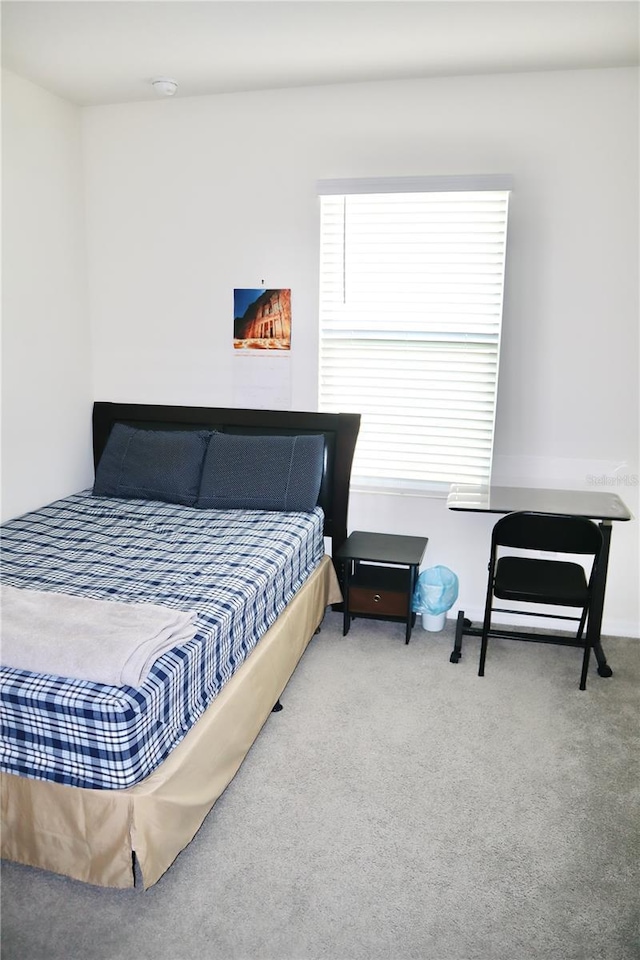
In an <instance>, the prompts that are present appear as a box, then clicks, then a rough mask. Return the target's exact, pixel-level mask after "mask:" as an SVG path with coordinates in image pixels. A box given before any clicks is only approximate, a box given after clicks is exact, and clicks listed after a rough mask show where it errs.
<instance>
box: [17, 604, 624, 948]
mask: <svg viewBox="0 0 640 960" xmlns="http://www.w3.org/2000/svg"><path fill="white" fill-rule="evenodd" d="M452 637H453V633H452V625H451V624H448V626H447V629H446V630H445V631H443V632H442V633H438V634H432V633H427V632H425V631H424V630H422V629H421V628H420V626H419V625H418V626H417V627H416V629H415V631H414V635H413V638H412V641H411V643H410V645H409V646H408V647H407V646H405V644H404V638H403V630H402V627H401V626H400V625H398V624H391V623H376V622H372V621H365V620H357V621H355V623H354V624H353V626H352V628H351V631H350V633H349V635H348V637H346V638H343V637H342V631H341V617H340V616H339V615H338V614H333V613H329V614H327V617H326V618H325V622H324V625H323V629H322V632H321V633H320V634H319V635H318V636H316V637H314V639H313V640H312V642H311V644H310V646H309V648H308V650H307V652H306V654H305V655H304V657H303V659H302V661H301V663H300V666H299V667H298V670H297V671H296V673H295V674H294V677H293V678H292V680H291V682H290V683H289V686H288V687H287V689H286V691H285V693H284V695H283V697H282V702H283V704H284V710H283V711H282V712H280V713H277V714H272V715H271V717H270V718H269V720H268V721H267V724H266V725H265V727H264V729H263V731H262V733H261V735H260V737H259V738H258V740H257V742H256V743H255V745H254V746H253V748H252V750H251V752H250V753H249V756H248V757H247V760H246V761H245V763H244V764H243V766H242V768H241V770H240V771H239V773H238V775H237V776H236V778H235V780H234V781H233V783H232V784H231V785H230V787H229V788H228V789H227V791H226V793H225V794H224V795H223V797H222V798H221V799H220V800H219V801H218V803H217V804H216V805H215V807H214V808H213V810H212V812H211V813H210V815H209V817H208V818H207V820H206V821H205V823H204V825H203V827H202V829H201V830H200V832H199V833H198V835H197V836H196V838H195V840H194V841H193V842H192V843H191V844H190V846H189V847H188V848H187V849H186V850H185V851H183V853H182V854H181V855H180V856H179V857H178V859H177V860H176V862H175V863H174V864H173V866H172V867H171V869H170V870H169V872H168V873H167V874H165V876H164V877H163V878H162V879H161V880H160V882H159V883H158V884H157V885H156V886H154V887H152V888H151V889H150V890H148V891H146V892H144V891H142V890H140V889H137V890H134V891H129V892H127V891H111V890H103V889H99V888H95V887H89V886H85V885H83V884H80V883H76V882H75V881H71V880H67V879H65V878H61V877H56V876H53V875H51V874H46V873H43V872H40V871H36V870H32V869H29V868H26V867H21V866H18V865H16V864H5V865H3V874H2V908H3V909H2V957H3V958H4V960H125V958H126V960H133V958H135V960H147V958H149V960H312V958H313V960H382V958H385V960H386V958H389V960H391V958H393V960H410V958H411V960H413V958H415V960H633V958H639V957H640V926H639V914H640V893H639V891H640V870H639V866H638V864H639V860H640V857H639V854H640V835H639V817H638V814H639V813H640V768H639V765H638V747H639V744H640V719H639V718H640V711H639V709H638V707H639V705H640V704H639V700H640V697H639V692H640V683H639V681H640V641H637V640H625V639H605V640H604V641H603V645H604V647H605V651H606V654H607V657H608V659H609V662H610V664H611V666H612V667H613V670H614V676H613V677H612V678H610V679H602V678H600V677H598V676H597V674H596V672H595V667H594V666H593V665H592V668H591V671H590V676H589V682H588V686H587V690H586V691H585V692H584V693H581V692H579V690H578V680H579V674H580V658H581V654H580V652H579V651H577V650H572V649H570V648H566V647H554V646H546V645H532V644H514V643H509V642H507V641H494V642H493V643H492V645H491V646H490V648H489V656H488V659H487V674H486V676H485V677H484V678H483V679H479V678H478V677H477V676H476V673H477V659H478V641H477V640H468V641H465V651H464V655H463V659H462V661H461V662H460V663H459V664H456V665H453V664H450V663H449V653H450V650H451V646H452V642H453V639H452Z"/></svg>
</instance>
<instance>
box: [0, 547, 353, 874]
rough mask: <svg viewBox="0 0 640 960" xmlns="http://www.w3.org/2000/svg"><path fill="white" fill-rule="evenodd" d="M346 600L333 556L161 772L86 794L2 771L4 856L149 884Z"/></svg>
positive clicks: (185, 839)
mask: <svg viewBox="0 0 640 960" xmlns="http://www.w3.org/2000/svg"><path fill="white" fill-rule="evenodd" d="M340 600H341V594H340V588H339V586H338V580H337V577H336V574H335V570H334V568H333V564H332V562H331V560H330V559H329V557H325V558H324V559H323V561H322V563H321V564H320V566H319V567H318V568H317V569H316V570H315V571H314V572H313V574H312V575H311V576H310V577H309V579H308V580H307V581H306V583H305V584H304V585H303V587H302V588H301V589H300V590H299V592H298V593H297V594H296V596H295V597H294V599H293V600H292V601H291V603H290V604H289V606H288V607H287V608H286V610H285V611H284V612H283V613H282V614H281V616H280V617H279V618H278V620H277V621H276V623H275V624H274V625H273V626H272V627H271V629H270V630H269V631H268V632H267V633H266V634H265V636H264V637H263V638H262V640H261V641H260V643H259V644H258V645H257V647H256V648H255V649H254V650H253V652H252V653H251V655H250V656H249V658H248V659H247V661H246V662H245V663H244V664H243V665H242V667H241V668H240V669H239V670H238V671H237V673H236V674H234V676H233V677H232V678H231V680H229V682H228V683H227V684H226V685H225V686H224V688H223V690H222V691H221V693H220V694H219V695H218V696H217V697H216V699H215V701H214V702H213V703H212V704H211V706H210V707H209V708H208V710H207V711H206V713H204V714H203V716H202V717H201V718H200V719H199V720H198V722H197V723H196V724H195V726H194V727H193V728H192V729H191V730H190V731H189V733H188V734H187V736H186V737H185V738H184V740H183V741H182V742H181V743H180V744H179V745H178V746H177V747H176V748H175V750H173V752H172V753H171V754H170V755H169V757H167V759H166V760H165V761H164V763H162V764H161V765H160V766H159V767H158V769H157V770H155V771H154V773H152V774H151V775H150V776H149V777H147V779H146V780H143V781H142V782H141V783H139V784H136V786H135V787H129V788H128V789H126V790H86V789H82V788H79V787H68V786H65V785H63V784H57V783H50V782H48V781H45V780H30V779H27V778H26V777H18V776H15V775H14V774H7V773H2V774H0V777H1V780H0V786H1V794H2V856H3V857H4V858H6V859H7V860H14V861H17V862H18V863H24V864H27V865H29V866H33V867H41V868H43V869H45V870H51V871H53V872H54V873H61V874H64V875H65V876H69V877H73V878H75V879H76V880H82V881H84V882H86V883H93V884H97V885H99V886H105V887H132V886H133V882H134V880H133V868H132V854H133V853H134V852H135V855H136V858H137V860H138V863H139V866H140V870H141V873H142V877H143V882H144V886H145V887H149V886H151V885H152V884H154V883H155V882H156V881H157V880H159V878H160V877H161V876H162V874H163V873H164V872H165V870H167V869H168V868H169V866H170V865H171V864H172V863H173V861H174V860H175V858H176V857H177V855H178V854H179V853H180V851H181V850H183V849H184V847H186V845H187V844H188V843H189V842H190V841H191V840H192V839H193V837H194V836H195V834H196V833H197V831H198V829H199V828H200V826H201V824H202V822H203V820H204V818H205V817H206V815H207V813H208V812H209V810H210V809H211V807H212V806H213V804H214V803H215V801H216V800H217V799H218V797H219V796H220V795H221V794H222V792H223V791H224V789H225V787H226V786H227V785H228V784H229V783H230V782H231V780H232V779H233V777H234V776H235V774H236V772H237V770H238V768H239V767H240V764H241V763H242V761H243V760H244V758H245V756H246V755H247V753H248V751H249V749H250V747H251V744H252V743H253V741H254V740H255V739H256V737H257V736H258V733H259V732H260V730H261V728H262V726H263V724H264V723H265V721H266V719H267V718H268V716H269V714H270V712H271V709H272V707H273V705H274V704H275V702H276V701H277V699H278V697H279V696H280V694H281V693H282V691H283V690H284V688H285V686H286V684H287V681H288V680H289V677H290V676H291V674H292V673H293V671H294V670H295V668H296V665H297V663H298V661H299V659H300V657H301V656H302V654H303V653H304V650H305V648H306V646H307V644H308V643H309V640H310V639H311V637H312V636H313V634H314V632H315V630H316V629H317V627H318V625H319V624H320V622H321V621H322V618H323V616H324V613H325V609H326V607H327V605H328V604H330V603H338V602H339V601H340Z"/></svg>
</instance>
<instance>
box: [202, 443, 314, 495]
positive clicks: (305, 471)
mask: <svg viewBox="0 0 640 960" xmlns="http://www.w3.org/2000/svg"><path fill="white" fill-rule="evenodd" d="M323 467H324V437H323V436H322V435H320V436H302V437H271V436H269V437H267V436H258V435H256V436H253V435H247V434H233V433H214V434H213V435H212V437H211V440H210V441H209V447H208V449H207V455H206V457H205V461H204V468H203V470H202V481H201V483H200V495H199V497H198V500H197V503H196V506H197V507H203V508H205V509H207V508H209V509H211V508H217V509H220V510H228V509H236V508H239V509H251V510H294V511H300V510H302V511H305V512H309V511H311V510H313V509H314V507H315V505H316V504H317V502H318V494H319V493H320V483H321V481H322V471H323Z"/></svg>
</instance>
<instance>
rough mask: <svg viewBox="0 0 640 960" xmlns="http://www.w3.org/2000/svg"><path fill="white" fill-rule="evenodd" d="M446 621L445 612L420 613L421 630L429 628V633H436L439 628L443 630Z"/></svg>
mask: <svg viewBox="0 0 640 960" xmlns="http://www.w3.org/2000/svg"><path fill="white" fill-rule="evenodd" d="M446 621H447V614H446V612H445V613H423V614H422V628H423V630H430V631H431V633H438V632H439V631H440V630H443V629H444V625H445V623H446Z"/></svg>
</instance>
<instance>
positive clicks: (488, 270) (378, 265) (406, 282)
mask: <svg viewBox="0 0 640 960" xmlns="http://www.w3.org/2000/svg"><path fill="white" fill-rule="evenodd" d="M509 189H510V184H509V181H508V179H507V178H505V177H500V178H494V177H484V178H474V179H473V180H472V179H471V178H468V177H461V178H426V179H423V178H418V179H414V178H408V179H404V178H403V179H401V180H393V181H377V180H374V181H368V180H365V181H322V182H321V183H320V184H319V191H318V192H319V193H320V195H321V237H320V248H321V249H320V377H319V407H320V409H321V410H326V411H330V412H338V411H342V410H344V411H347V412H351V411H353V412H360V413H361V414H362V423H361V429H360V437H359V439H358V444H357V448H356V455H355V460H354V467H353V480H354V484H356V485H358V486H360V487H370V488H378V489H387V488H393V489H402V488H404V489H417V490H420V489H424V488H434V487H436V488H437V487H439V486H440V485H443V484H447V485H448V484H450V483H451V482H456V481H457V482H470V483H481V482H488V480H489V478H490V473H491V459H492V452H493V437H494V423H495V411H496V396H497V384H498V359H499V350H500V331H501V326H502V304H503V289H504V271H505V253H506V236H507V213H508V202H509Z"/></svg>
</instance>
